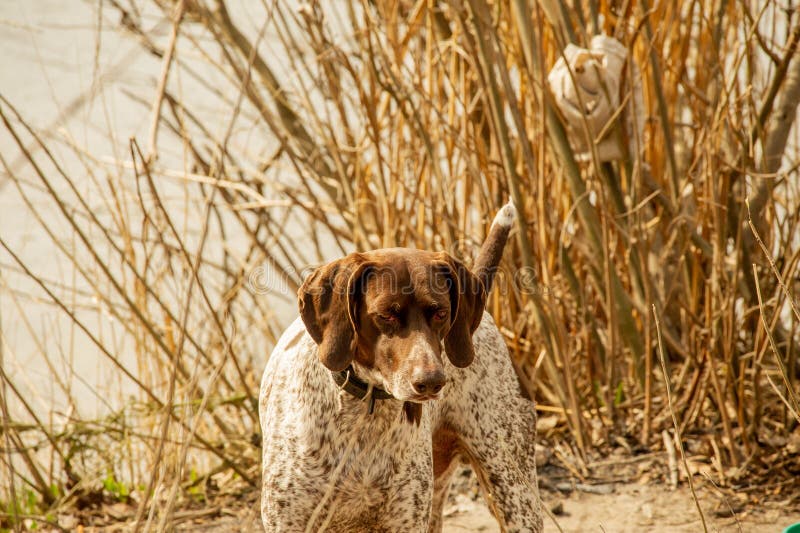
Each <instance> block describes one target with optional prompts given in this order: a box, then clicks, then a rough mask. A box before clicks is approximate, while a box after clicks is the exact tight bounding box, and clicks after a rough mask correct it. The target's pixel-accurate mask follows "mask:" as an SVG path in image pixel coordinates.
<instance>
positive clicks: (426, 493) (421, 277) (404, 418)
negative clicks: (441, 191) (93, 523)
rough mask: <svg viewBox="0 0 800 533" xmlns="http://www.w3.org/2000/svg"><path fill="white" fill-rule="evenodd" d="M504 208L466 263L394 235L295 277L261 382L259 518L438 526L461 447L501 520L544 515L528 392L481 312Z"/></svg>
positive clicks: (269, 522)
mask: <svg viewBox="0 0 800 533" xmlns="http://www.w3.org/2000/svg"><path fill="white" fill-rule="evenodd" d="M514 215H515V212H514V208H513V207H512V206H511V205H510V204H509V205H507V206H505V207H504V208H503V209H501V211H500V213H498V215H497V217H496V218H495V221H494V223H493V226H492V229H491V231H490V234H489V237H488V238H487V241H486V242H485V243H484V245H483V247H482V249H481V251H480V253H479V256H478V259H477V261H476V272H475V273H473V272H471V271H470V270H468V269H467V268H466V267H465V266H464V265H463V264H462V263H461V262H459V261H458V260H456V259H454V258H453V257H451V256H450V255H448V254H446V253H444V252H439V253H433V252H427V251H422V250H412V249H403V248H392V249H383V250H376V251H372V252H365V253H356V254H350V255H348V256H347V257H344V258H343V259H339V260H338V261H334V262H332V263H329V264H327V265H325V266H322V267H320V268H318V269H317V270H316V271H315V272H314V273H313V274H311V275H310V276H309V277H308V279H306V281H305V283H304V284H303V286H302V287H301V288H300V290H299V292H298V296H299V307H300V318H299V319H298V320H296V321H295V322H294V323H293V324H292V325H291V326H289V328H288V329H287V330H286V332H284V334H283V336H282V337H281V338H280V340H279V341H278V344H277V346H276V347H275V349H274V351H273V352H272V355H271V356H270V359H269V362H268V364H267V368H266V370H265V372H264V377H263V380H262V383H261V395H260V399H259V412H260V417H261V430H262V435H263V465H262V474H263V481H262V496H261V516H262V520H263V524H264V527H265V529H266V530H267V531H270V532H272V531H280V532H284V531H292V532H294V531H322V530H329V531H341V532H361V531H363V532H378V531H386V532H389V531H391V532H425V531H441V528H442V508H443V505H444V502H445V500H446V496H447V490H448V487H449V485H450V479H451V477H452V474H453V472H454V471H455V469H456V466H457V464H458V463H459V461H461V460H466V461H468V462H469V463H470V464H471V465H472V467H473V469H474V470H475V472H476V474H477V476H478V480H479V482H480V484H481V487H482V489H483V493H484V496H485V498H486V500H487V503H488V505H489V508H490V510H491V511H492V513H493V514H494V516H495V517H496V518H497V520H498V522H499V523H500V525H501V527H502V528H503V529H504V530H507V531H541V530H542V515H541V508H540V502H539V496H538V489H537V482H536V465H535V462H534V438H535V431H536V416H535V411H534V406H533V404H532V403H531V402H530V401H528V400H526V399H525V398H523V396H522V394H521V391H520V388H519V384H518V381H517V378H516V375H515V373H514V370H513V368H512V365H511V360H510V358H509V355H508V350H507V348H506V345H505V343H504V341H503V338H502V336H501V335H500V333H499V331H498V330H497V327H496V326H495V324H494V322H493V320H492V317H491V316H490V315H489V314H488V313H484V303H485V299H486V293H487V289H488V288H489V287H490V286H491V282H492V276H493V273H494V270H495V269H496V268H497V266H498V263H499V260H500V256H501V255H502V252H503V247H504V245H505V242H506V240H507V238H508V233H509V231H510V229H511V226H512V224H513V219H514Z"/></svg>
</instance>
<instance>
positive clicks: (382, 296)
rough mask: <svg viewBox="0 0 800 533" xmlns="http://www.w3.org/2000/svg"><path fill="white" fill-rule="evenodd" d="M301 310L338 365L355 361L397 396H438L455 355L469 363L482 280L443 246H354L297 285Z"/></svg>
mask: <svg viewBox="0 0 800 533" xmlns="http://www.w3.org/2000/svg"><path fill="white" fill-rule="evenodd" d="M298 299H299V305H300V316H301V317H302V319H303V322H304V323H305V326H306V329H307V330H308V332H309V334H310V335H311V337H312V338H313V339H314V341H315V342H316V343H317V344H318V345H319V357H320V359H321V361H322V363H323V364H324V365H325V366H326V367H328V368H329V369H330V370H333V371H340V370H344V369H345V368H347V366H348V365H350V364H353V365H354V367H355V368H356V370H357V372H365V373H366V374H367V376H366V377H368V378H369V379H370V380H371V381H373V382H374V383H376V384H378V385H379V386H381V387H382V388H383V389H384V390H386V391H387V392H389V393H390V394H391V395H392V396H394V397H395V398H397V399H399V400H405V401H410V402H419V403H421V402H424V401H426V400H431V399H435V398H437V397H438V395H439V392H440V391H441V389H442V387H444V385H445V382H446V376H445V372H444V367H443V365H442V344H444V350H445V353H446V354H447V357H448V358H449V359H450V362H451V363H453V365H455V366H457V367H466V366H467V365H469V364H470V363H471V362H472V359H473V358H474V356H475V350H474V348H473V346H472V333H473V332H474V331H475V329H476V328H477V327H478V325H479V324H480V321H481V317H482V315H483V309H484V304H485V299H486V294H485V292H484V288H483V284H482V283H481V281H480V280H479V279H478V278H477V277H476V276H475V275H474V274H473V273H472V272H470V271H469V270H468V269H467V268H466V267H465V266H464V265H463V264H462V263H461V262H459V261H457V260H456V259H454V258H452V257H451V256H450V255H448V254H446V253H444V252H440V253H433V252H426V251H422V250H412V249H405V248H392V249H385V250H376V251H374V252H366V253H357V254H350V255H348V256H346V257H344V258H342V259H339V260H338V261H334V262H332V263H329V264H327V265H324V266H321V267H319V268H318V269H316V270H315V271H314V272H313V273H312V274H311V275H310V276H309V277H308V278H307V279H306V280H305V282H304V283H303V286H302V287H300V290H299V291H298Z"/></svg>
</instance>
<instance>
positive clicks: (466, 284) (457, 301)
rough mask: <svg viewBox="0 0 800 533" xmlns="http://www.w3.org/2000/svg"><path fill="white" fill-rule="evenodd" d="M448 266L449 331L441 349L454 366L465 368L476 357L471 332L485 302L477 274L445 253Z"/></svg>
mask: <svg viewBox="0 0 800 533" xmlns="http://www.w3.org/2000/svg"><path fill="white" fill-rule="evenodd" d="M444 256H445V261H446V262H447V263H448V264H449V266H450V277H451V281H450V317H451V324H450V330H449V331H448V332H447V335H446V336H445V338H444V349H445V352H446V353H447V357H448V358H449V359H450V362H451V363H453V365H455V366H457V367H459V368H464V367H466V366H469V364H470V363H472V360H473V359H474V358H475V348H474V347H473V346H472V334H473V333H474V332H475V330H476V329H478V326H479V325H480V323H481V319H482V318H483V309H484V306H485V304H486V291H485V290H484V288H483V283H482V282H481V280H480V279H478V277H477V276H476V275H475V274H473V273H472V272H470V270H469V269H468V268H467V267H466V266H464V264H463V263H462V262H461V261H458V260H457V259H454V258H453V257H451V256H450V255H448V254H444Z"/></svg>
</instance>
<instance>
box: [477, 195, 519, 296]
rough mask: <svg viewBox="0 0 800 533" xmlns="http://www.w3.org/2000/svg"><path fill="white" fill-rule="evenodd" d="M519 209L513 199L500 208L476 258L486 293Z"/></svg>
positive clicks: (479, 276)
mask: <svg viewBox="0 0 800 533" xmlns="http://www.w3.org/2000/svg"><path fill="white" fill-rule="evenodd" d="M516 215H517V210H516V208H514V204H513V203H512V201H511V200H509V201H508V203H507V204H506V205H504V206H503V207H501V208H500V211H498V212H497V215H495V217H494V221H492V227H491V228H490V229H489V235H487V236H486V240H485V241H483V245H482V246H481V249H480V251H479V252H478V257H477V258H476V259H475V266H474V269H473V270H474V272H475V275H476V276H478V278H480V280H481V281H482V282H483V286H484V288H485V289H486V294H489V292H490V291H491V290H492V281H493V280H494V275H495V273H496V272H497V269H498V267H499V266H500V259H502V258H503V249H504V248H505V246H506V242H507V241H508V235H509V233H511V228H512V227H513V226H514V217H516Z"/></svg>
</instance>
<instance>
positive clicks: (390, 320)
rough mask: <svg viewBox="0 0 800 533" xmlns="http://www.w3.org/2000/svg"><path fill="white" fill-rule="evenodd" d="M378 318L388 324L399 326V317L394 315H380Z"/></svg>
mask: <svg viewBox="0 0 800 533" xmlns="http://www.w3.org/2000/svg"><path fill="white" fill-rule="evenodd" d="M378 318H379V319H381V321H382V322H385V323H387V324H397V316H396V315H393V314H392V313H379V314H378Z"/></svg>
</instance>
